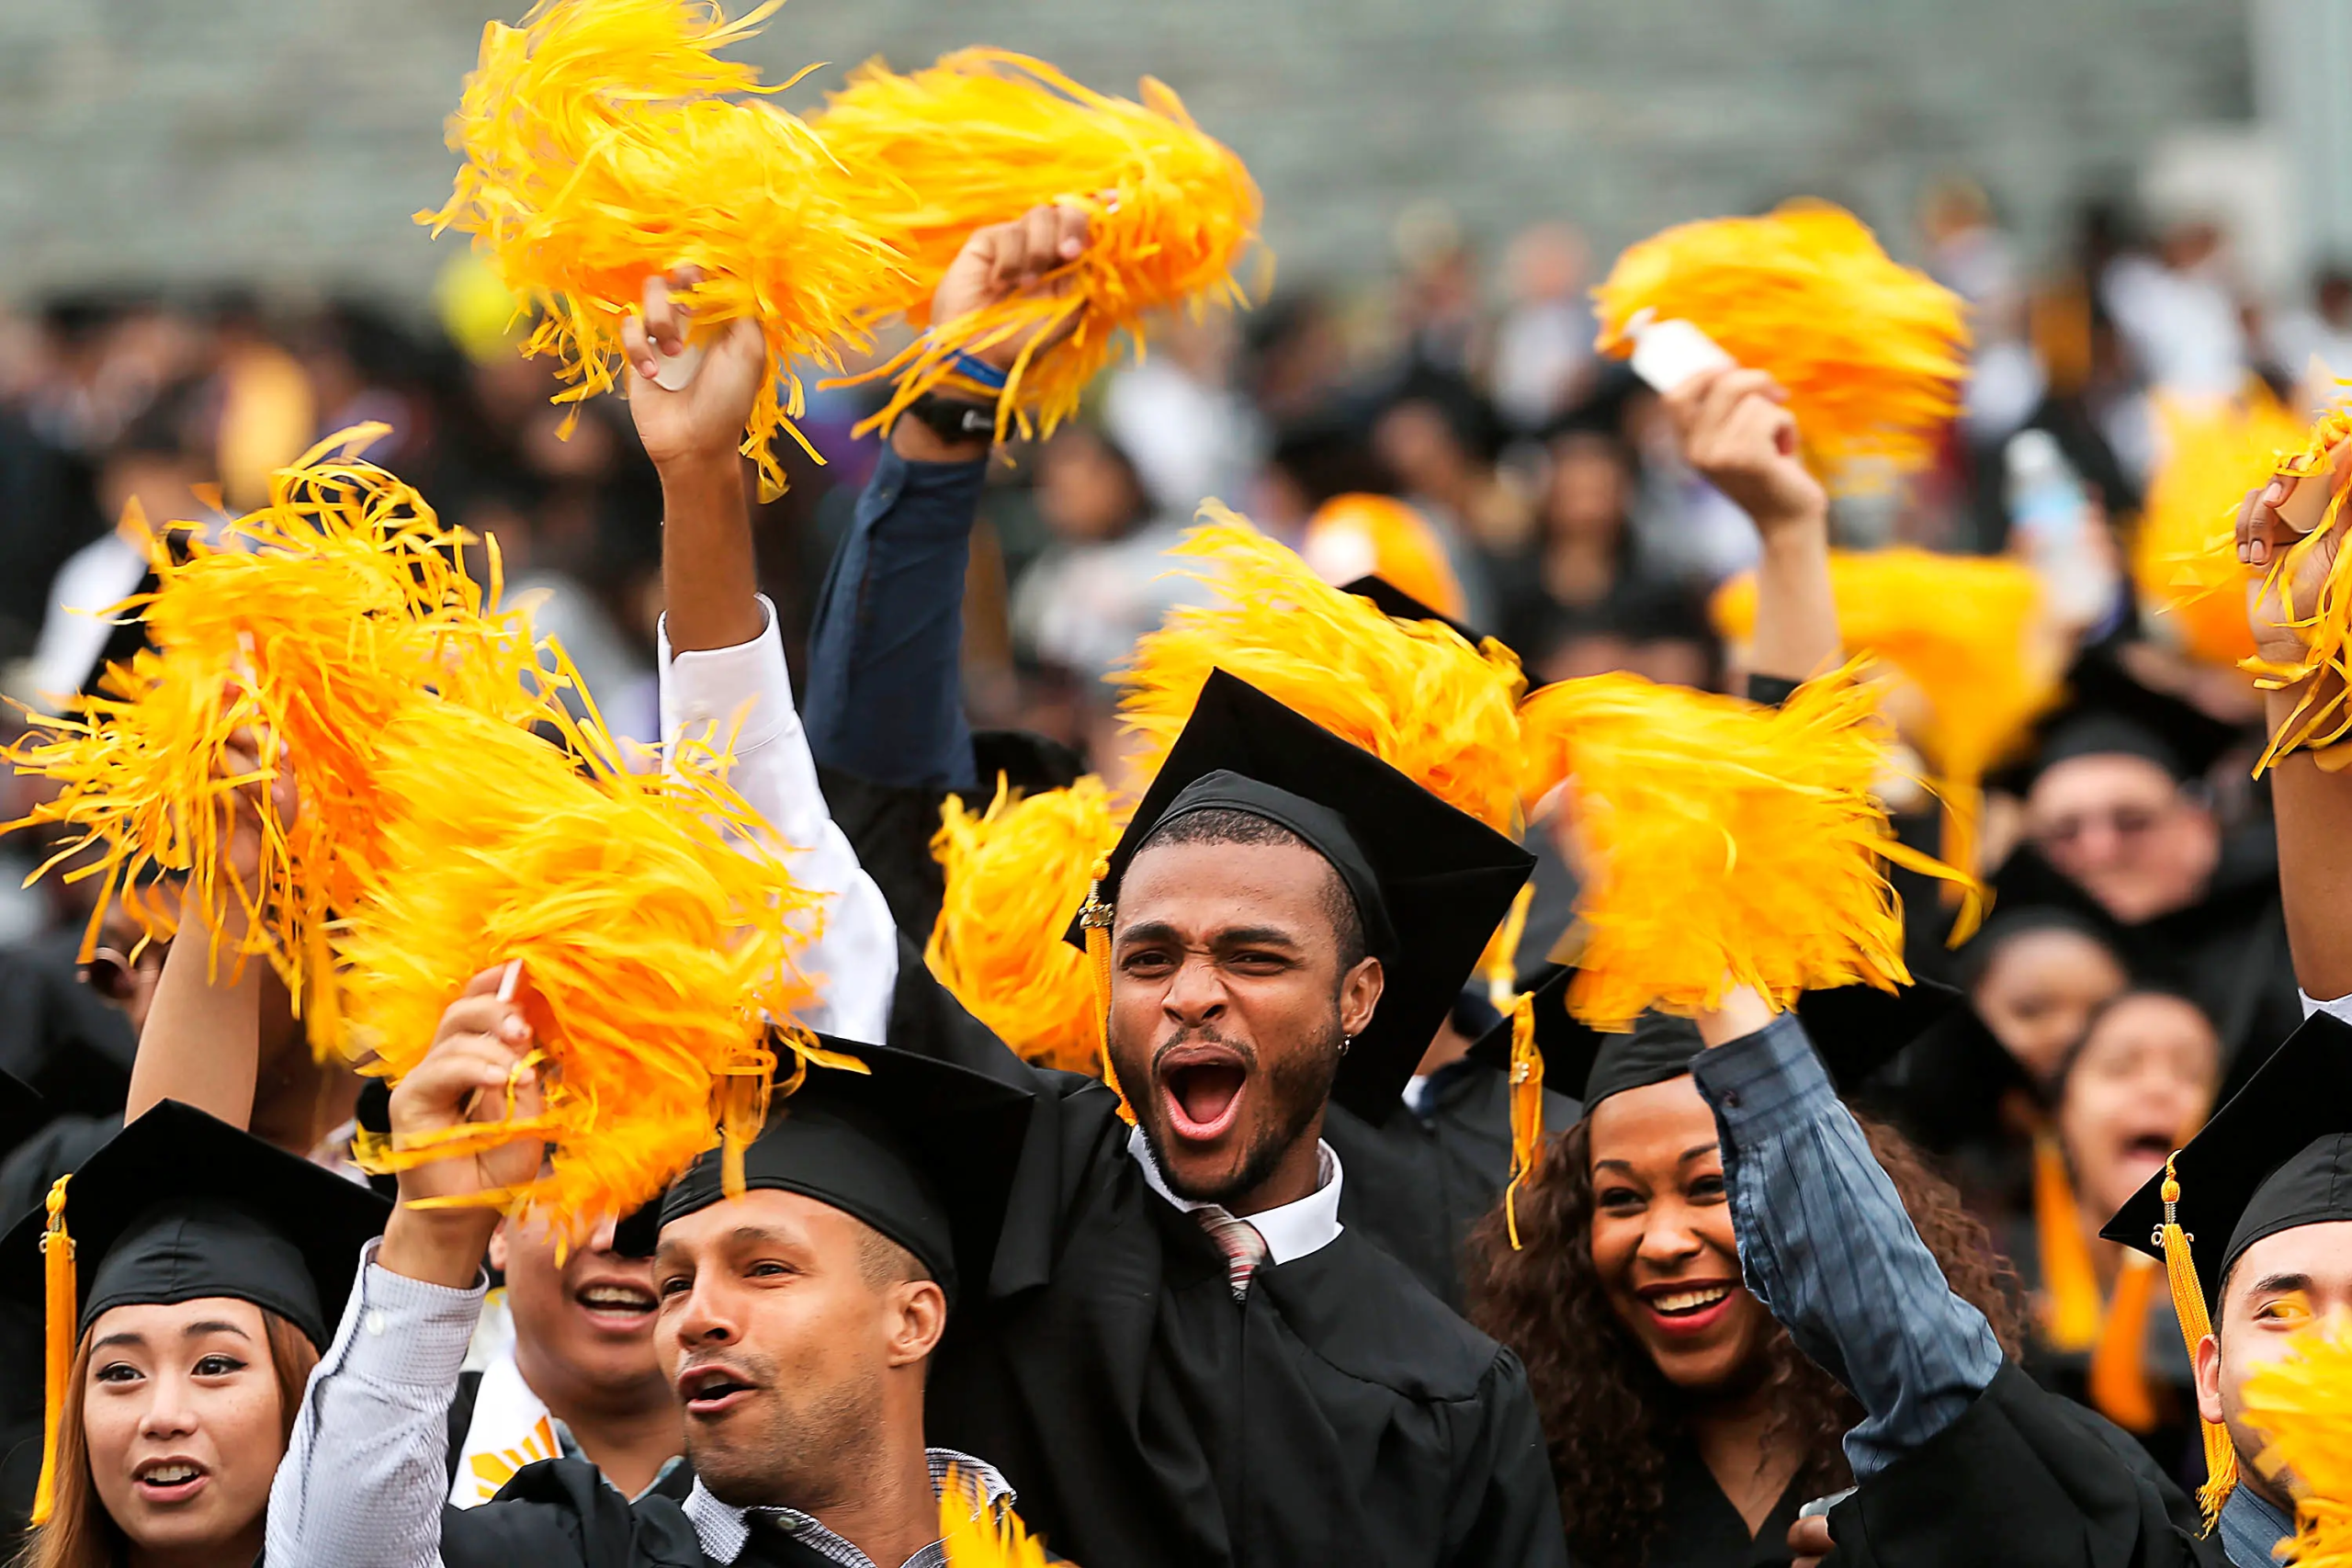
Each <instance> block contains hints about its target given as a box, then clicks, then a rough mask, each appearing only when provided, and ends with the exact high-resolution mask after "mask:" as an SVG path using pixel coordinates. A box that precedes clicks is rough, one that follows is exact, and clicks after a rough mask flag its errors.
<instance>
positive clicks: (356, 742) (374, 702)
mask: <svg viewBox="0 0 2352 1568" xmlns="http://www.w3.org/2000/svg"><path fill="white" fill-rule="evenodd" d="M386 429H387V427H386V426H384V425H381V424H368V425H358V426H354V427H353V428H351V429H349V430H345V431H341V432H339V433H337V434H334V435H332V436H330V437H328V438H327V439H326V440H325V441H323V442H321V443H320V444H319V445H318V446H315V447H313V448H311V451H309V452H308V453H305V454H304V455H303V457H302V458H301V460H300V462H298V463H297V464H295V465H294V466H293V467H292V468H283V469H280V470H278V472H277V474H275V475H274V476H272V478H271V480H270V498H269V503H268V504H267V505H266V506H264V507H263V508H261V509H260V510H259V511H256V512H253V513H248V514H247V515H245V516H243V517H240V518H238V519H237V520H236V521H235V522H233V523H231V524H229V525H227V526H226V527H225V528H224V529H223V530H222V537H221V538H220V540H219V541H218V542H217V543H212V542H208V541H206V540H205V539H203V538H202V537H199V536H196V535H194V534H190V533H187V532H186V531H185V530H184V529H183V530H181V532H182V534H183V537H182V539H181V544H182V547H183V553H184V556H185V558H176V557H175V555H174V554H173V553H172V552H171V551H169V550H167V549H164V548H162V547H158V549H157V550H156V553H155V556H154V565H155V570H156V574H157V579H158V583H157V587H156V589H155V591H154V592H153V593H151V594H148V595H146V596H144V597H143V598H139V599H133V600H130V601H128V602H126V603H125V604H123V605H121V606H119V607H118V612H117V613H119V614H131V615H137V616H138V617H139V618H141V619H142V620H144V621H145V623H146V625H147V629H148V632H149V635H150V637H151V640H152V641H153V645H154V646H153V648H151V649H142V650H141V651H140V652H139V653H138V654H137V655H136V656H135V657H134V658H132V659H131V660H128V661H126V662H124V663H121V664H118V665H116V666H114V667H113V668H112V669H111V670H110V671H107V674H106V675H105V677H104V679H103V681H102V682H101V685H100V689H99V690H98V692H97V693H96V694H95V695H92V696H90V697H87V698H85V699H82V700H80V701H78V702H77V703H76V704H75V705H74V708H73V711H71V712H69V713H68V714H67V715H66V716H62V717H59V718H47V717H42V716H34V717H33V718H32V721H31V728H30V732H29V733H28V735H27V736H26V737H25V739H23V740H21V741H19V742H18V743H17V745H16V746H15V747H14V748H12V749H11V750H10V751H9V752H8V753H7V756H8V760H9V761H11V762H13V763H14V764H15V766H16V767H17V769H18V770H19V771H21V772H23V773H28V774H31V775H34V776H36V777H40V778H44V779H48V780H50V781H51V782H52V783H54V784H57V785H59V786H60V788H59V791H58V793H57V795H55V796H54V797H53V798H52V799H51V800H50V801H48V802H46V803H45V804H43V805H40V806H39V807H35V808H34V809H33V810H32V811H31V812H30V813H28V815H27V816H26V818H24V819H23V822H20V823H13V824H10V826H11V827H17V826H22V825H24V823H32V822H49V823H56V824H60V825H62V826H63V827H65V828H67V829H74V831H72V832H71V833H70V834H69V835H68V837H67V839H66V842H65V847H64V848H63V849H62V850H61V851H60V852H58V854H57V855H56V856H55V857H54V858H53V859H52V860H51V862H50V863H48V864H47V865H44V866H42V867H41V868H40V870H41V872H47V871H49V870H51V869H52V868H57V867H62V868H63V874H64V876H65V878H66V880H68V881H79V880H82V879H84V878H96V880H97V882H98V884H99V891H98V896H97V898H96V908H95V910H94V911H93V913H92V915H91V919H90V925H89V928H88V931H87V932H86V933H85V936H84V939H83V956H84V957H85V958H87V957H88V956H89V953H90V950H91V947H92V945H93V944H94V943H95V942H96V935H97V931H98V929H99V926H100V924H101V922H102V921H103V920H104V919H105V918H106V914H107V909H108V908H109V907H110V906H111V905H112V904H113V903H114V902H115V900H117V899H118V898H120V897H123V896H124V895H125V893H126V892H127V890H129V889H130V888H131V887H133V886H136V885H138V884H140V883H141V882H142V881H144V880H145V879H146V878H147V877H149V876H150V875H152V874H154V873H156V872H176V873H186V874H188V876H189V878H190V883H191V890H192V892H193V895H194V897H195V898H196V901H197V904H198V908H201V909H203V910H204V911H205V915H206V919H207V921H208V923H209V925H210V926H211V928H212V931H213V932H214V940H215V947H214V951H213V953H212V954H211V957H212V960H213V962H214V963H215V964H218V963H219V962H220V958H221V956H222V948H223V947H226V949H227V952H228V954H229V957H230V961H231V964H232V970H234V969H241V968H242V966H243V963H244V961H245V959H246V958H247V957H248V956H260V957H264V958H266V960H267V961H268V962H269V963H270V964H272V965H273V966H274V967H275V968H276V969H277V972H278V973H279V974H280V975H281V976H283V977H284V978H285V980H286V982H287V985H288V988H289V990H291V991H292V993H293V995H294V997H295V998H296V1003H297V1005H298V1006H299V1007H302V1008H304V1009H305V1010H307V1011H308V1012H309V1014H310V1017H311V1032H312V1038H313V1039H314V1040H315V1041H318V1042H320V1043H322V1044H323V1043H325V1042H326V1041H328V1040H330V1039H331V1038H332V1037H333V1036H334V1033H335V1032H336V1029H335V1022H334V985H333V975H334V965H333V964H332V962H331V961H330V959H329V957H328V953H327V933H328V922H329V920H330V919H331V917H332V914H333V912H334V911H337V910H345V909H349V908H352V907H353V906H354V905H355V904H356V902H357V900H358V897H359V893H360V889H361V888H362V887H363V886H366V885H367V883H368V881H369V880H371V878H373V877H374V876H375V875H376V874H378V873H379V870H380V866H381V862H382V857H383V849H382V844H381V831H382V826H383V824H384V823H385V822H386V821H387V820H388V819H389V818H390V817H391V816H392V815H393V814H394V812H395V809H396V808H397V807H398V806H399V805H400V804H401V802H400V797H399V795H398V794H397V792H396V791H394V790H393V789H391V788H390V787H388V785H387V784H386V781H385V780H384V779H383V778H382V777H381V775H380V773H379V769H378V767H377V763H376V757H375V747H376V744H377V741H378V739H379V737H380V735H381V734H382V731H383V729H384V728H385V727H386V726H387V725H388V724H390V722H391V720H392V719H393V717H394V716H396V715H398V714H400V713H401V712H402V711H403V710H405V709H406V708H408V707H410V706H412V705H414V704H416V703H417V702H418V701H420V700H424V698H426V696H427V694H431V698H432V700H434V701H436V702H439V703H441V704H444V705H450V706H457V707H464V708H468V709H471V710H474V711H478V712H480V713H481V714H483V715H485V716H490V717H492V718H493V719H494V720H496V721H498V722H502V723H506V724H519V723H525V722H528V721H529V719H530V718H531V717H532V716H534V715H535V714H536V713H537V711H538V710H539V709H540V708H541V707H543V706H544V705H546V704H545V703H544V700H543V699H544V694H545V693H546V692H547V690H548V688H549V686H550V682H549V681H548V680H546V679H542V678H541V677H540V676H539V674H538V666H537V655H536V652H535V650H534V649H533V647H532V643H531V637H530V629H529V624H528V621H527V619H526V617H525V616H524V615H521V614H519V613H517V612H514V611H509V610H503V609H501V608H500V607H499V605H498V597H499V592H500V587H499V575H498V557H497V550H496V547H495V546H494V545H493V546H492V548H491V551H490V565H491V583H490V587H489V590H488V591H487V592H484V591H483V590H482V589H481V587H479V586H478V585H477V584H476V583H475V582H474V581H472V580H471V579H469V577H468V576H467V575H466V573H465V571H464V570H463V569H462V567H461V565H460V563H459V560H458V547H459V546H460V545H461V544H463V543H466V542H469V536H466V535H464V534H462V533H460V532H459V531H458V530H456V529H453V528H447V527H444V526H443V525H441V524H440V523H439V521H438V520H437V519H435V516H434V514H433V510H432V508H430V507H429V506H427V505H426V504H425V503H424V500H423V498H422V497H420V496H419V495H418V494H417V492H416V491H414V490H413V489H412V488H410V487H409V486H408V485H406V484H403V483H401V480H400V479H397V478H395V477H394V476H393V475H391V474H390V473H387V472H386V471H385V470H383V469H381V468H377V467H376V466H375V465H373V464H372V463H368V462H366V461H364V460H363V459H362V458H361V457H360V456H359V454H360V453H361V452H363V451H365V450H366V448H367V447H368V445H369V444H370V443H371V442H373V441H374V440H376V439H377V438H378V437H379V436H381V435H382V434H385V432H386ZM535 690H536V691H537V692H538V693H539V695H535V694H534V692H535ZM240 730H249V731H251V732H252V733H253V735H254V739H255V741H256V743H257V744H258V745H259V746H260V747H261V749H262V750H263V752H264V755H263V758H262V764H263V766H264V767H265V768H269V767H272V766H273V765H274V764H273V761H272V759H271V757H270V755H269V753H270V752H271V751H272V750H274V746H275V743H278V742H282V743H283V744H284V745H285V747H286V749H287V752H288V756H287V766H288V767H289V768H290V770H291V772H292V773H293V778H294V782H295V784H296V787H297V789H298V790H299V792H300V809H299V811H298V813H297V817H296V820H295V821H294V822H293V823H291V824H290V825H288V824H282V823H270V824H267V825H266V828H265V838H264V842H263V845H262V852H261V860H260V869H259V874H258V876H257V877H256V878H255V880H254V883H253V884H252V885H251V886H246V885H244V884H243V882H242V881H241V880H238V879H234V878H228V879H224V878H223V877H222V875H221V874H220V852H221V848H222V843H223V838H224V835H226V834H227V833H228V832H229V831H230V829H231V827H232V822H233V820H234V818H233V815H232V813H233V808H234V799H233V797H234V795H235V793H236V791H237V790H238V788H239V787H240V786H241V785H243V784H251V783H253V782H254V780H253V778H252V776H251V775H244V776H232V775H230V774H229V773H227V772H226V770H225V768H224V766H223V758H224V755H225V753H226V750H227V748H228V745H229V742H230V739H231V738H232V736H233V735H235V734H236V733H237V732H238V731H240ZM35 874H36V875H39V874H40V872H37V873H35ZM166 902H168V901H166ZM232 909H233V910H235V911H236V912H237V913H238V914H239V915H241V916H242V921H241V922H240V923H242V925H243V936H242V937H240V938H233V939H230V940H229V941H228V942H223V941H222V939H221V938H220V932H221V931H222V929H223V927H224V925H225V924H228V923H229V917H230V914H231V911H232ZM138 912H139V913H140V914H141V919H142V920H143V921H144V922H145V923H146V924H147V925H148V926H149V928H150V931H151V932H152V933H153V934H156V935H162V934H165V932H166V931H167V930H168V926H169V923H170V921H171V919H172V917H173V914H174V913H175V911H173V910H169V909H164V908H156V907H154V901H148V902H147V903H146V904H144V905H142V906H139V907H138Z"/></svg>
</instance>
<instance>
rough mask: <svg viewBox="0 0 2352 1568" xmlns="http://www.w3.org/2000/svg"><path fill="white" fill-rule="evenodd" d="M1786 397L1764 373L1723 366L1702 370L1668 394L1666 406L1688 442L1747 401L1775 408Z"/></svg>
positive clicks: (1744, 368)
mask: <svg viewBox="0 0 2352 1568" xmlns="http://www.w3.org/2000/svg"><path fill="white" fill-rule="evenodd" d="M1788 397H1789V394H1788V392H1787V390H1786V389H1783V388H1782V387H1781V384H1780V383H1779V382H1778V381H1775V380H1774V379H1772V378H1771V377H1770V375H1769V374H1767V373H1766V372H1764V371H1761V370H1750V369H1747V368H1746V367H1740V366H1726V367H1724V368H1721V369H1717V370H1702V371H1701V372H1699V374H1697V375H1696V376H1693V377H1691V378H1690V379H1689V380H1687V381H1684V382H1683V383H1682V384H1681V385H1680V386H1679V387H1677V388H1675V389H1674V390H1672V391H1671V392H1668V393H1667V394H1666V398H1665V402H1666V409H1667V412H1668V415H1669V416H1670V417H1671V418H1672V419H1673V421H1674V423H1675V428H1676V429H1677V430H1678V431H1679V433H1680V434H1682V436H1683V437H1684V439H1686V440H1688V439H1689V438H1690V437H1691V434H1693V433H1694V432H1697V431H1702V430H1706V429H1709V428H1711V427H1713V426H1715V425H1719V424H1721V423H1723V422H1724V420H1725V419H1727V418H1728V417H1730V415H1731V412H1732V411H1733V410H1734V409H1736V408H1737V407H1738V406H1739V405H1740V403H1741V402H1742V401H1744V400H1747V399H1749V398H1760V399H1762V400H1765V401H1766V402H1768V403H1770V404H1772V405H1778V404H1781V403H1784V402H1786V401H1787V400H1788Z"/></svg>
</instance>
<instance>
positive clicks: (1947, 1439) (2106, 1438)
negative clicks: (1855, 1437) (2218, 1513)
mask: <svg viewBox="0 0 2352 1568" xmlns="http://www.w3.org/2000/svg"><path fill="white" fill-rule="evenodd" d="M1829 1532H1830V1534H1831V1536H1832V1537H1833V1538H1834V1539H1835V1540H1836V1541H1837V1543H1838V1550H1837V1551H1836V1552H1834V1553H1833V1554H1832V1555H1831V1556H1830V1557H1829V1559H1828V1560H1827V1561H1828V1564H1829V1565H1830V1568H1877V1565H1880V1564H1884V1565H1885V1568H1981V1565H1982V1564H1985V1563H2000V1564H2002V1565H2003V1568H2192V1565H2193V1568H2225V1564H2226V1562H2227V1560H2226V1558H2225V1557H2224V1556H2223V1554H2222V1545H2221V1541H2220V1540H2218V1539H2208V1538H2205V1537H2203V1536H2201V1535H2200V1534H2199V1520H2198V1517H2197V1506H2196V1505H2195V1504H2194V1503H2192V1502H2191V1501H2190V1500H2189V1499H2188V1497H2187V1496H2186V1495H2184V1494H2183V1493H2182V1492H2181V1490H2180V1488H2178V1487H2177V1486H2175V1485H2174V1484H2173V1483H2171V1482H2170V1481H2169V1480H2167V1479H2165V1475H2164V1474H2163V1472H2161V1471H2160V1470H2158V1469H2157V1467H2156V1465H2155V1463H2154V1461H2152V1460H2150V1459H2149V1457H2148V1455H2147V1453H2146V1451H2145V1450H2143V1449H2142V1448H2141V1447H2140V1445H2139V1444H2138V1443H2137V1442H2135V1441H2133V1440H2132V1438H2131V1437H2130V1435H2128V1434H2127V1433H2125V1432H2123V1431H2122V1430H2121V1429H2120V1428H2119V1427H2116V1426H2115V1425H2114V1424H2113V1423H2112V1422H2109V1421H2108V1420H2106V1419H2105V1418H2104V1417H2102V1416H2098V1414H2097V1413H2095V1412H2093V1411H2090V1410H2086V1409H2085V1408H2083V1407H2082V1406H2081V1405H2079V1404H2075V1403H2074V1402H2073V1401H2072V1400H2068V1399H2065V1398H2063V1397H2061V1396H2060V1395H2058V1394H2054V1393H2051V1392H2050V1391H2048V1390H2047V1389H2044V1388H2041V1387H2039V1386H2038V1385H2036V1384H2035V1382H2033V1380H2032V1379H2031V1378H2030V1377H2028V1376H2027V1375H2026V1374H2025V1373H2024V1372H2023V1371H2019V1370H2018V1368H2016V1367H2014V1366H2004V1367H2003V1368H2002V1369H2001V1371H2000V1372H1999V1373H1998V1375H1996V1377H1995V1378H1994V1379H1993V1382H1992V1383H1991V1385H1990V1386H1989V1387H1987V1388H1986V1389H1985V1392H1984V1393H1982V1394H1980V1395H1978V1396H1977V1399H1976V1403H1975V1404H1973V1405H1971V1406H1969V1408H1968V1412H1967V1414H1965V1415H1963V1416H1962V1417H1961V1418H1960V1419H1959V1420H1958V1421H1955V1422H1953V1423H1952V1424H1951V1426H1950V1427H1946V1428H1945V1429H1944V1430H1943V1431H1942V1432H1940V1433H1939V1434H1938V1435H1937V1436H1936V1437H1935V1438H1934V1439H1932V1440H1931V1441H1929V1442H1928V1443H1926V1444H1924V1445H1922V1446H1921V1447H1919V1448H1917V1449H1915V1450H1912V1451H1911V1452H1910V1453H1907V1454H1905V1455H1904V1456H1903V1458H1901V1459H1899V1460H1897V1461H1895V1462H1894V1464H1892V1465H1890V1466H1889V1467H1888V1468H1887V1469H1886V1470H1884V1471H1883V1472H1880V1473H1879V1474H1877V1475H1874V1476H1872V1477H1871V1479H1870V1480H1869V1481H1867V1482H1864V1483H1862V1484H1861V1486H1860V1488H1858V1489H1857V1490H1856V1492H1855V1493H1854V1495H1852V1496H1850V1497H1849V1498H1847V1499H1846V1500H1845V1501H1844V1502H1842V1503H1840V1504H1838V1506H1837V1507H1835V1508H1833V1509H1831V1510H1830V1513H1829Z"/></svg>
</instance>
